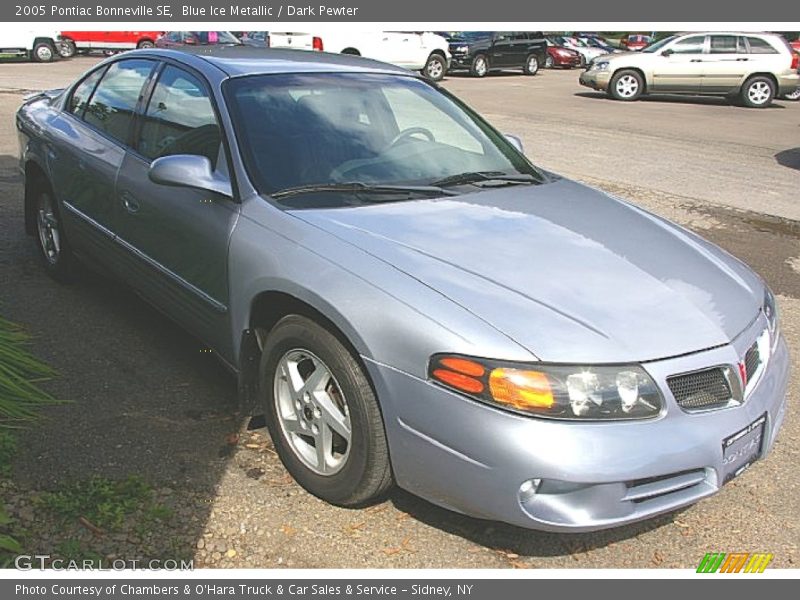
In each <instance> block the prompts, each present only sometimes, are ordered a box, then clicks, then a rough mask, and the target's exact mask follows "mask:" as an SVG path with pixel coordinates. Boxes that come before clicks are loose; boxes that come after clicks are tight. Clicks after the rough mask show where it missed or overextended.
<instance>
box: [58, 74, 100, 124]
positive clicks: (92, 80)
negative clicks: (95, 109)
mask: <svg viewBox="0 0 800 600" xmlns="http://www.w3.org/2000/svg"><path fill="white" fill-rule="evenodd" d="M104 72H105V69H98V70H97V71H95V72H94V73H92V74H91V75H89V76H88V77H87V78H86V79H84V80H83V81H82V82H81V83H80V84H79V85H78V87H76V88H75V91H74V92H72V97H71V98H70V99H69V105H68V106H67V110H68V111H69V112H71V113H72V114H74V115H77V116H81V115H83V111H84V110H85V109H86V105H87V104H88V102H89V98H91V96H92V92H93V91H94V88H95V86H96V85H97V82H98V81H100V77H102V76H103V73H104Z"/></svg>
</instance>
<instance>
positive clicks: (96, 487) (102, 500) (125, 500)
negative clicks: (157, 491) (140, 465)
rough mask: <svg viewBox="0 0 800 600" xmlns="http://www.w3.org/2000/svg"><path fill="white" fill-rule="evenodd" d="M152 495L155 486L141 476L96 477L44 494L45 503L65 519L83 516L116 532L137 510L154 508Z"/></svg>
mask: <svg viewBox="0 0 800 600" xmlns="http://www.w3.org/2000/svg"><path fill="white" fill-rule="evenodd" d="M152 496H153V491H152V489H151V488H150V486H149V485H147V483H145V481H144V480H143V479H142V478H141V477H139V476H138V475H131V476H129V477H128V478H126V479H122V480H118V481H114V480H111V479H106V478H104V477H92V478H91V479H88V480H87V481H83V482H80V483H75V484H72V485H70V486H68V487H66V488H64V489H63V490H60V491H57V492H50V493H47V494H44V495H43V496H42V497H41V502H42V504H43V506H44V507H45V508H47V509H48V510H50V511H51V512H53V513H54V514H55V515H56V516H57V517H59V518H61V519H62V520H63V521H64V522H68V521H75V520H77V519H80V518H81V517H83V518H85V519H87V520H88V521H89V522H90V523H92V524H93V525H96V526H97V527H99V528H100V529H105V530H109V531H114V530H118V529H120V528H121V527H122V525H123V524H124V522H125V519H126V518H127V517H128V516H130V515H132V514H134V513H135V512H137V511H140V510H144V511H148V510H152Z"/></svg>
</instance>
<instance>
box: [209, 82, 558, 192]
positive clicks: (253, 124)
mask: <svg viewBox="0 0 800 600" xmlns="http://www.w3.org/2000/svg"><path fill="white" fill-rule="evenodd" d="M225 94H226V97H227V101H228V105H229V106H230V109H231V114H232V116H233V119H234V126H235V129H236V133H237V138H238V139H239V144H240V147H241V150H242V155H243V157H244V161H245V166H246V168H247V171H248V173H249V174H250V176H251V178H252V179H253V181H254V183H255V185H256V188H257V189H258V191H259V192H260V193H262V194H274V193H278V192H285V191H286V190H289V189H294V188H299V187H304V188H308V187H309V186H310V187H315V186H316V187H320V186H325V187H326V188H327V190H328V191H330V189H331V188H333V187H337V186H338V188H340V189H341V188H343V187H345V186H343V185H342V184H347V186H346V187H347V188H348V190H350V191H351V192H352V189H353V185H352V184H357V186H358V189H362V188H363V187H365V186H374V187H378V186H384V187H385V186H434V185H439V184H440V183H441V182H442V181H443V180H447V178H453V176H457V175H463V174H465V173H473V174H475V173H480V174H484V175H479V176H477V178H478V179H480V180H481V181H482V182H483V181H484V180H485V179H498V180H500V179H501V178H503V177H505V178H506V180H509V179H511V178H519V176H522V177H524V178H527V179H528V180H532V181H534V182H541V181H542V180H543V179H544V178H543V176H542V175H541V173H540V172H539V171H537V170H536V168H535V167H533V166H532V165H531V164H530V163H529V162H528V161H527V159H525V157H524V156H522V155H521V154H520V153H519V152H518V151H517V150H515V149H514V147H513V146H512V145H511V144H510V143H509V142H508V140H507V139H506V138H505V137H504V136H502V135H500V134H499V133H497V132H496V131H495V130H494V129H492V128H491V127H490V126H489V125H487V124H486V123H485V122H484V121H482V120H481V119H480V118H479V117H477V116H476V115H475V114H474V113H472V112H471V111H470V110H469V109H467V108H466V107H465V106H463V105H462V104H461V103H460V102H459V101H458V100H456V99H454V98H453V97H451V96H450V95H448V94H446V93H444V92H442V91H439V90H437V89H436V88H434V87H433V86H431V85H430V84H428V83H426V82H424V81H422V80H420V79H417V78H415V77H408V76H403V75H382V74H353V73H293V74H281V75H257V76H252V77H243V78H235V79H231V80H229V81H228V82H227V84H226V88H225ZM486 173H489V174H491V175H492V176H496V177H487V176H486V175H485V174H486ZM472 179H473V180H474V179H476V177H472ZM428 191H430V190H428ZM340 195H346V194H340ZM394 196H395V197H396V196H397V194H395V195H394ZM329 200H330V199H329V198H328V199H327V200H326V201H329ZM304 201H305V200H304ZM309 202H310V200H309ZM326 205H328V204H326Z"/></svg>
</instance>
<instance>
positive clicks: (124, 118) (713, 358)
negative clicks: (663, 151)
mask: <svg viewBox="0 0 800 600" xmlns="http://www.w3.org/2000/svg"><path fill="white" fill-rule="evenodd" d="M156 72H157V73H159V76H158V77H157V78H155V79H154V78H153V77H152V75H153V74H154V73H156ZM16 124H17V128H18V130H19V131H18V139H19V142H20V153H21V156H20V167H21V172H22V176H23V181H24V189H25V195H24V202H25V209H24V214H25V227H26V230H27V232H28V233H29V234H31V235H32V236H33V239H34V240H35V241H36V244H37V247H38V251H39V253H40V254H41V258H42V264H43V265H44V268H45V269H46V271H47V272H48V273H49V274H50V275H52V276H53V277H54V278H56V279H57V280H60V281H64V280H68V279H69V278H70V277H72V276H73V274H74V268H75V261H76V260H78V259H80V260H82V261H85V262H87V263H92V264H97V265H101V266H102V267H103V268H104V269H105V270H107V271H108V272H110V273H112V274H116V275H117V276H119V277H120V278H122V279H123V280H124V281H126V282H127V284H128V285H129V286H131V288H132V289H133V290H135V292H136V293H137V294H140V295H141V296H142V297H143V298H145V299H146V300H148V301H149V302H151V303H153V304H154V305H155V306H157V307H158V308H159V310H160V311H162V312H163V313H165V314H166V315H168V316H170V317H171V318H173V319H175V320H176V321H177V322H178V323H180V324H181V325H183V326H184V327H186V328H187V329H188V330H190V331H191V332H192V333H193V334H194V335H195V336H196V337H197V338H199V339H201V340H203V342H204V345H205V346H206V347H208V348H211V349H213V351H214V352H216V353H217V354H218V356H220V358H221V359H222V361H223V362H224V363H225V364H226V365H228V367H229V368H230V369H231V370H232V372H233V373H235V374H236V377H237V379H238V389H239V390H240V395H241V398H242V400H243V410H245V411H247V412H248V413H249V414H261V413H264V414H265V418H266V423H267V425H268V428H269V432H270V435H271V436H272V439H273V442H274V447H275V450H276V452H277V454H278V456H279V457H280V459H281V460H282V462H283V464H284V465H285V467H286V469H287V470H288V471H289V472H290V473H291V474H292V475H293V476H294V477H295V479H296V480H297V481H298V482H299V483H300V484H301V485H302V486H303V487H305V488H306V489H307V490H308V491H309V492H311V493H312V494H315V495H317V496H319V497H320V498H323V499H324V500H326V501H328V502H332V503H334V504H337V505H341V506H363V505H365V504H368V503H370V502H373V501H375V500H376V499H377V498H380V497H381V496H382V494H384V493H385V492H386V490H387V489H388V488H389V487H390V485H391V484H392V483H393V482H394V483H396V484H397V485H399V486H400V487H403V488H405V489H407V490H409V491H411V492H413V493H415V494H418V495H420V496H422V497H424V498H427V499H429V500H430V501H432V502H435V503H437V504H440V505H443V506H445V507H448V508H451V509H454V510H457V511H459V512H462V513H465V514H468V515H474V516H478V517H481V518H484V519H496V520H501V521H505V522H508V523H512V524H515V525H519V526H522V527H530V528H536V529H546V530H555V531H585V530H593V529H602V528H607V527H612V526H617V525H622V524H625V523H631V522H634V521H640V520H642V519H647V518H650V517H653V516H654V515H657V514H661V513H666V512H669V511H673V510H675V509H677V508H679V507H682V506H685V505H688V504H691V503H693V502H696V501H698V500H700V499H701V498H704V497H707V496H710V495H711V494H714V493H716V492H718V491H720V490H721V489H722V488H723V486H724V484H725V483H727V482H728V481H730V480H731V479H733V478H735V477H737V476H741V474H742V473H743V472H744V471H745V469H746V468H747V467H748V466H749V465H750V464H752V463H753V462H754V461H756V460H759V459H761V458H763V457H764V456H765V455H766V454H767V453H768V452H769V451H770V449H771V448H772V446H773V444H774V442H775V438H776V435H777V433H778V430H779V428H780V426H781V423H782V421H783V417H784V414H785V408H786V394H787V383H788V378H789V365H790V359H789V355H788V351H787V347H786V342H785V340H784V338H783V336H782V334H781V330H780V324H779V318H778V312H777V307H776V303H775V298H774V296H773V294H772V292H771V291H770V290H769V288H768V287H767V286H766V284H765V283H764V282H763V281H762V280H761V279H760V278H759V277H758V276H757V275H756V274H755V273H754V272H753V271H751V270H750V269H749V268H747V267H746V266H745V265H744V264H743V263H742V262H740V261H738V260H736V259H735V258H733V257H732V256H731V255H729V254H728V253H726V252H724V251H722V250H721V249H719V248H717V247H716V246H714V245H713V244H711V243H709V242H707V241H705V240H703V239H702V238H700V237H699V236H697V235H695V234H693V233H690V232H688V231H687V230H685V229H683V228H682V227H678V226H677V225H673V224H671V223H669V222H668V221H666V220H665V219H662V218H660V217H656V216H654V215H651V214H649V213H647V212H646V211H645V210H643V209H641V208H639V207H637V206H634V205H632V204H630V203H628V202H624V201H622V200H618V199H615V198H613V197H611V196H608V195H606V194H605V193H603V192H600V191H598V190H594V189H592V188H589V187H587V186H585V185H583V184H579V183H576V182H573V181H569V180H567V179H564V178H562V177H558V176H555V175H551V174H548V173H547V172H545V171H542V170H540V169H538V168H537V167H535V166H534V165H533V164H532V163H531V162H530V161H529V160H528V159H527V158H526V157H525V156H524V154H523V153H522V150H521V143H520V142H519V140H518V139H516V138H513V137H505V136H503V135H502V134H501V133H500V132H498V131H497V130H495V129H494V128H492V127H491V126H490V125H489V124H488V123H487V122H486V121H485V120H483V119H481V118H480V117H479V116H478V115H477V114H476V113H475V112H473V111H472V110H471V109H469V108H468V107H467V106H466V105H464V104H463V103H461V102H458V101H457V100H456V99H455V98H454V97H453V96H452V95H450V94H448V93H446V92H444V91H442V90H440V89H439V88H438V87H437V86H435V85H433V84H432V83H430V82H428V81H426V80H425V79H424V78H423V77H422V76H420V75H417V74H414V73H410V72H409V71H407V70H403V69H400V68H397V67H393V66H390V65H385V64H379V63H376V62H374V61H367V60H364V59H362V58H357V57H353V56H341V55H333V54H328V53H321V52H296V51H290V50H270V51H269V52H263V51H261V50H259V49H256V48H246V47H240V48H233V47H216V48H203V49H196V50H193V51H192V52H188V51H187V52H174V51H172V52H165V51H163V50H158V49H155V50H138V51H136V52H135V53H131V54H121V55H118V56H115V57H112V58H110V59H107V60H106V61H104V62H103V63H101V64H99V65H97V66H95V67H94V68H92V69H91V70H90V71H89V72H88V73H86V74H85V75H83V76H82V77H81V78H80V79H79V80H77V81H76V82H75V83H73V84H72V85H70V86H69V87H68V88H67V89H65V90H61V91H54V92H49V93H44V94H39V95H37V96H36V97H33V98H29V99H28V100H27V101H26V102H25V103H24V104H23V106H22V107H21V108H20V109H19V111H18V113H17V117H16ZM532 257H536V260H532ZM620 290H626V293H624V294H621V293H619V291H620ZM49 293H51V294H52V295H53V296H54V299H55V298H56V296H57V294H56V293H55V290H52V291H50V292H49ZM93 351H94V349H92V348H90V347H87V348H85V352H87V353H88V354H91V353H92V352H93ZM124 351H125V350H124V348H120V349H119V352H120V353H124ZM87 360H90V357H88V356H87ZM199 443H204V442H203V441H200V442H199ZM187 451H189V452H190V451H191V449H187Z"/></svg>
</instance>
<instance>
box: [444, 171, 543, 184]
mask: <svg viewBox="0 0 800 600" xmlns="http://www.w3.org/2000/svg"><path fill="white" fill-rule="evenodd" d="M484 181H489V182H491V181H499V182H502V183H503V184H505V185H522V184H526V183H539V180H538V179H536V178H535V177H534V176H533V175H528V174H524V173H521V174H519V175H507V174H505V173H503V172H501V171H468V172H466V173H458V174H457V175H450V176H449V177H445V178H443V179H438V180H436V181H434V182H433V183H431V185H434V186H446V185H465V184H468V183H481V182H484Z"/></svg>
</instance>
